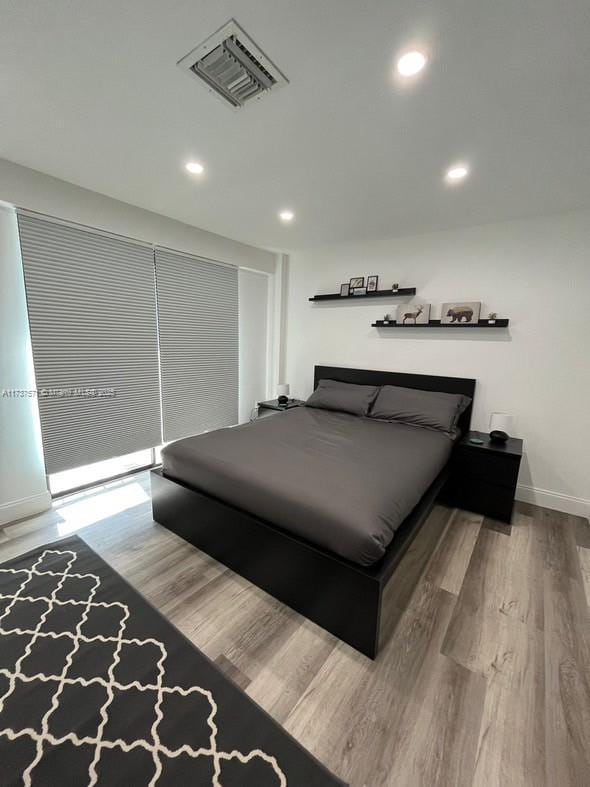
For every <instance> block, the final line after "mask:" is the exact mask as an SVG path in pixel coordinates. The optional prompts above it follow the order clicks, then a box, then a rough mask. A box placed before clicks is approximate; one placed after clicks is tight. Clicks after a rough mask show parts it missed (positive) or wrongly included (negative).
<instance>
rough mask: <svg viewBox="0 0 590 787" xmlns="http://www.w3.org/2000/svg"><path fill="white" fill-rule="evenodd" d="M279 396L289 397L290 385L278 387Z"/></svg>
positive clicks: (283, 384) (285, 384)
mask: <svg viewBox="0 0 590 787" xmlns="http://www.w3.org/2000/svg"><path fill="white" fill-rule="evenodd" d="M277 396H289V383H281V384H280V385H277Z"/></svg>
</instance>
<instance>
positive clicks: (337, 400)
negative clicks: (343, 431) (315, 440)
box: [305, 380, 379, 415]
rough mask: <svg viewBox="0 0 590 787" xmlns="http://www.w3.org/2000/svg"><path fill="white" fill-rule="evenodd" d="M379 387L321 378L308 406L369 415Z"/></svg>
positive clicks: (308, 401)
mask: <svg viewBox="0 0 590 787" xmlns="http://www.w3.org/2000/svg"><path fill="white" fill-rule="evenodd" d="M378 390H379V389H378V388H377V387H376V386H374V385H354V384H352V383H341V382H338V380H320V381H319V383H318V387H317V388H316V389H315V391H314V392H313V393H312V395H311V396H310V397H309V399H308V400H307V401H306V403H305V404H306V405H307V407H319V408H320V409H322V410H339V411H340V412H342V413H352V415H367V413H368V412H369V408H370V407H371V404H372V403H373V401H374V400H375V397H376V396H377V391H378Z"/></svg>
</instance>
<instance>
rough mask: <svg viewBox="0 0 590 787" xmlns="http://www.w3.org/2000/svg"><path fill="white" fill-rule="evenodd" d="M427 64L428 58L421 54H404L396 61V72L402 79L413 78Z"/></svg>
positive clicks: (415, 52) (416, 52) (414, 52)
mask: <svg viewBox="0 0 590 787" xmlns="http://www.w3.org/2000/svg"><path fill="white" fill-rule="evenodd" d="M427 62H428V58H427V57H426V55H425V54H424V53H423V52H418V51H417V50H416V51H413V52H406V53H405V55H402V56H401V57H400V58H399V60H398V61H397V70H398V73H399V74H401V75H402V76H403V77H413V76H416V74H418V73H420V71H422V69H423V68H424V66H425V65H426V63H427Z"/></svg>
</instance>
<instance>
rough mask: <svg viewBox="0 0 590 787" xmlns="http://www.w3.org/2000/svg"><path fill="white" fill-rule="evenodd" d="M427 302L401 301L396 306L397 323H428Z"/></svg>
mask: <svg viewBox="0 0 590 787" xmlns="http://www.w3.org/2000/svg"><path fill="white" fill-rule="evenodd" d="M429 320H430V304H429V303H403V304H401V305H400V306H398V307H397V315H396V323H397V325H428V322H429Z"/></svg>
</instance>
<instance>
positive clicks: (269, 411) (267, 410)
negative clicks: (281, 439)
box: [258, 399, 305, 418]
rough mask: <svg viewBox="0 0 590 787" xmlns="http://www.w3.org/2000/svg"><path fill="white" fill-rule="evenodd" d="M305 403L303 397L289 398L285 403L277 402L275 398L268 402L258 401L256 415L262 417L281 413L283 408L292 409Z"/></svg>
mask: <svg viewBox="0 0 590 787" xmlns="http://www.w3.org/2000/svg"><path fill="white" fill-rule="evenodd" d="M303 404H305V402H304V401H303V399H289V401H288V402H287V404H279V403H278V402H277V400H276V399H271V400H270V401H268V402H258V417H259V418H264V417H265V416H267V415H273V414H274V413H281V412H283V410H292V409H293V408H294V407H301V405H303Z"/></svg>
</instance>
